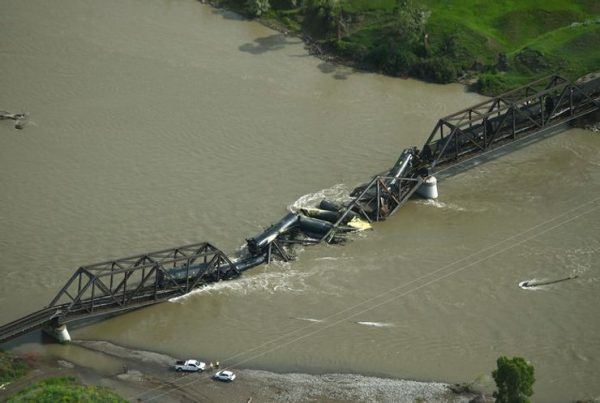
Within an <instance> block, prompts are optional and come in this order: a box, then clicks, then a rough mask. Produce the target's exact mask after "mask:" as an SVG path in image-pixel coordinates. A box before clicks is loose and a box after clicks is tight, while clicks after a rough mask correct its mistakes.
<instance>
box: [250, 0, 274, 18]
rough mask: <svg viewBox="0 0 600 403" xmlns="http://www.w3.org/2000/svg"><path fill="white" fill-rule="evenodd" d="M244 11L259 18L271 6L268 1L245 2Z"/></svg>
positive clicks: (251, 0)
mask: <svg viewBox="0 0 600 403" xmlns="http://www.w3.org/2000/svg"><path fill="white" fill-rule="evenodd" d="M246 9H247V10H248V12H250V14H252V15H254V16H256V17H260V16H261V15H263V14H264V13H266V12H267V11H269V10H270V9H271V5H270V4H269V0H247V1H246Z"/></svg>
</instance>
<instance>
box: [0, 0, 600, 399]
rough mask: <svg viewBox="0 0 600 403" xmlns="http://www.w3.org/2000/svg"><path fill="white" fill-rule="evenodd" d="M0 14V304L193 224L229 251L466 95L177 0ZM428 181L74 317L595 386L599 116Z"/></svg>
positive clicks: (9, 314) (184, 347) (381, 156)
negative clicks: (229, 277) (515, 368)
mask: <svg viewBox="0 0 600 403" xmlns="http://www.w3.org/2000/svg"><path fill="white" fill-rule="evenodd" d="M0 32H1V33H2V38H3V39H2V43H1V44H0V109H3V110H10V111H12V112H20V111H27V112H29V113H30V114H31V120H30V122H29V123H28V125H27V126H26V127H25V129H24V130H22V131H17V130H15V129H14V128H13V125H12V121H2V122H0V229H1V231H0V256H1V259H0V276H1V278H2V281H1V282H0V304H1V305H0V306H2V308H0V322H2V323H5V322H8V321H11V320H13V319H16V318H18V317H20V316H23V315H25V314H27V313H29V312H31V311H34V310H36V309H39V308H41V307H42V306H44V305H45V304H47V303H48V302H49V301H50V300H51V298H52V297H53V296H54V295H55V294H56V293H57V292H58V290H59V289H60V287H61V286H62V285H63V284H64V283H65V282H66V280H67V279H68V277H69V276H70V275H71V273H72V272H73V271H74V270H75V269H76V268H77V267H79V266H80V265H84V264H90V263H95V262H97V261H104V260H107V259H111V258H119V257H123V256H129V255H133V254H138V253H143V252H149V251H153V250H159V249H165V248H169V247H174V246H177V245H181V244H186V243H194V242H201V241H210V242H211V243H213V244H214V245H216V246H217V247H219V248H221V249H222V250H224V251H225V252H233V251H235V250H236V249H237V248H239V247H240V246H241V245H242V244H243V243H244V239H245V238H247V237H251V236H253V235H255V234H256V233H258V232H260V231H261V230H262V229H263V228H265V227H266V226H268V225H269V224H270V223H272V222H274V221H277V220H278V219H279V218H280V217H281V216H283V215H284V214H285V213H286V209H287V208H288V207H289V206H292V205H294V204H298V203H306V202H310V201H311V200H316V199H318V198H319V197H320V195H322V194H333V195H340V194H343V193H344V192H347V191H348V190H350V189H352V188H353V187H354V186H356V185H357V184H359V183H360V182H362V181H365V180H367V179H369V178H370V176H371V175H374V174H376V173H378V172H381V171H383V170H384V169H386V168H389V167H390V166H391V165H392V164H393V163H394V162H395V160H396V158H397V157H398V155H399V153H400V152H401V151H402V149H404V148H405V147H407V146H411V145H417V146H421V145H422V144H423V142H424V141H425V139H426V137H427V135H428V134H429V132H430V130H431V129H432V127H433V125H434V124H435V122H436V121H437V119H438V118H440V117H442V116H444V115H446V114H449V113H451V112H454V111H456V110H459V109H462V108H465V107H467V106H469V105H470V104H473V103H476V102H478V101H480V100H481V99H482V98H481V97H480V96H478V95H476V94H473V93H467V92H465V90H464V88H463V87H462V86H459V85H448V86H439V85H433V84H426V83H422V82H418V81H414V80H405V79H396V78H390V77H383V76H380V75H377V74H368V73H362V72H356V71H353V70H351V69H349V68H344V67H339V66H333V65H330V64H327V63H324V62H323V61H321V60H318V59H316V58H313V57H311V56H310V55H308V54H307V52H306V50H305V49H304V47H303V45H302V43H301V42H300V41H299V40H298V39H296V38H293V37H287V36H283V35H281V34H279V33H277V32H274V31H271V30H269V29H267V28H265V27H263V26H261V25H259V24H257V23H254V22H249V21H245V20H242V19H240V18H239V17H237V16H236V15H235V14H231V13H227V12H222V11H219V10H215V9H213V8H210V7H208V6H205V5H202V4H200V3H199V2H196V1H191V0H173V1H168V0H148V1H136V0H119V1H116V0H109V1H103V2H97V1H91V0H64V1H62V2H61V4H60V7H57V6H56V4H54V3H52V2H44V1H38V0H26V1H16V0H5V1H3V4H2V14H0ZM439 190H440V198H439V199H438V200H437V201H435V202H430V201H424V200H413V201H410V202H409V203H408V204H407V205H406V206H405V207H403V208H402V209H401V210H400V211H399V212H398V213H397V214H396V215H395V216H394V217H393V218H392V219H390V220H388V221H387V222H384V223H380V224H378V225H376V227H375V231H372V232H369V233H365V234H362V235H361V236H358V237H357V238H356V239H354V240H352V242H350V243H348V244H347V245H345V246H318V247H312V248H306V250H304V251H302V252H301V253H300V254H299V258H298V260H296V261H294V262H291V263H286V264H280V263H277V264H272V265H270V266H262V267H259V268H255V269H253V270H252V271H250V272H247V273H245V274H244V276H243V277H242V278H240V279H238V280H235V281H231V282H226V283H220V284H217V285H214V286H211V287H208V288H207V289H204V290H202V291H199V292H195V293H193V294H192V295H189V296H187V297H185V298H182V299H179V300H177V301H172V302H168V303H163V304H160V305H157V306H154V307H150V308H147V309H142V310H139V311H136V312H133V313H130V314H127V315H123V316H120V317H116V318H113V319H110V320H106V321H102V322H99V323H95V324H92V325H90V326H85V327H80V328H74V329H72V331H71V335H72V336H73V337H74V338H78V339H94V340H97V339H100V340H109V341H112V342H114V343H117V344H122V345H126V346H132V347H135V348H140V349H148V350H155V351H160V352H165V353H168V354H171V355H175V356H188V355H192V356H200V357H202V356H207V357H219V358H220V360H221V361H222V362H224V363H227V364H229V365H233V366H237V367H247V368H258V369H265V370H272V371H280V372H285V371H300V372H311V373H322V372H353V373H362V374H368V375H378V376H384V377H397V378H408V379H419V380H440V381H448V382H459V381H469V380H473V379H476V378H480V379H481V378H482V376H483V377H484V378H485V377H486V376H487V378H488V382H489V373H490V372H491V370H492V369H493V368H494V367H495V360H496V358H497V357H498V356H499V355H501V354H507V355H519V356H523V357H526V358H527V359H528V360H530V361H531V362H532V363H533V364H534V365H535V368H536V378H537V381H536V384H535V396H534V397H535V401H543V402H565V401H570V400H573V399H576V398H579V399H581V398H593V397H596V398H598V397H599V396H600V383H599V382H598V374H599V373H600V337H598V334H600V316H599V315H598V307H599V304H600V294H599V289H600V273H599V270H600V268H599V264H598V262H599V261H600V199H599V198H600V136H598V135H597V134H593V133H591V132H586V131H583V130H570V131H567V132H564V133H562V134H559V135H556V136H553V137H550V138H549V139H546V140H544V141H541V142H538V143H535V144H532V145H530V146H528V147H526V148H522V149H520V150H517V151H515V152H513V153H510V154H509V155H507V156H505V157H502V158H499V159H497V160H495V161H492V162H489V163H486V164H484V165H480V166H477V167H475V168H473V169H470V170H468V171H465V172H463V173H460V174H458V175H455V176H453V177H451V178H448V179H446V180H444V181H442V182H441V183H440V186H439ZM575 275H577V276H578V277H577V278H576V279H574V280H572V281H568V282H564V283H559V284H554V285H549V286H544V287H539V288H535V289H531V290H523V289H521V288H519V287H518V284H519V282H521V281H524V280H530V279H537V280H545V279H548V280H551V279H557V278H564V277H568V276H575ZM38 339H39V335H36V334H33V335H30V336H27V337H25V338H23V339H21V341H17V342H19V343H36V342H37V340H38ZM48 348H51V349H52V350H53V351H57V350H58V351H62V354H63V355H64V356H65V357H66V358H67V359H68V358H72V359H73V360H75V361H77V357H69V355H70V354H79V353H77V352H75V351H77V350H76V349H71V350H69V348H68V347H60V346H58V347H56V346H53V347H48ZM61 349H62V350H61ZM79 359H80V360H81V357H80V358H79Z"/></svg>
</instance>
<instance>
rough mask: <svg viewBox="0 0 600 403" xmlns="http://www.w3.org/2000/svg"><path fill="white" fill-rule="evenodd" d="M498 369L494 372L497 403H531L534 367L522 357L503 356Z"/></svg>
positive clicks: (498, 363) (499, 360)
mask: <svg viewBox="0 0 600 403" xmlns="http://www.w3.org/2000/svg"><path fill="white" fill-rule="evenodd" d="M496 364H497V365H498V368H497V369H495V370H494V371H493V372H492V376H493V377H494V380H495V381H496V386H497V387H498V390H497V391H495V392H494V397H495V398H496V403H529V397H530V396H531V395H533V383H534V382H535V376H534V370H533V365H531V364H529V363H528V362H527V361H525V359H523V358H521V357H513V358H508V357H505V356H501V357H499V358H498V360H497V361H496Z"/></svg>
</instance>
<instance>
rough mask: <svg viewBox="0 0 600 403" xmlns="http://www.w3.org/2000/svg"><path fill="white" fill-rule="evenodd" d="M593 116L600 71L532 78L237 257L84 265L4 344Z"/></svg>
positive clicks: (238, 267) (275, 253) (126, 301)
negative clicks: (345, 194)
mask: <svg viewBox="0 0 600 403" xmlns="http://www.w3.org/2000/svg"><path fill="white" fill-rule="evenodd" d="M592 113H596V114H598V113H600V74H591V75H588V76H584V77H582V78H581V79H579V80H578V81H577V82H571V81H569V80H567V79H565V78H563V77H560V76H557V75H554V76H550V77H547V78H544V79H541V80H537V81H534V82H532V83H530V84H528V85H525V86H523V87H521V88H518V89H516V90H514V91H510V92H508V93H505V94H502V95H500V96H498V97H495V98H492V99H490V100H488V101H485V102H482V103H479V104H477V105H474V106H471V107H469V108H467V109H464V110H462V111H459V112H456V113H454V114H451V115H448V116H446V117H444V118H442V119H440V120H439V121H438V123H437V124H436V125H435V127H434V129H433V130H432V132H431V134H430V135H429V137H428V139H427V141H426V142H425V144H424V145H423V147H422V148H421V150H419V149H417V148H416V147H410V148H407V149H405V150H403V151H402V153H401V154H400V157H399V158H398V160H397V162H396V163H395V164H394V166H393V167H392V168H390V169H389V170H388V171H387V172H386V173H385V174H382V175H376V176H374V177H373V178H372V179H371V180H370V181H369V182H367V183H366V184H363V185H360V186H358V187H356V188H355V189H354V190H353V191H352V192H351V193H350V201H348V202H345V203H339V202H336V201H331V200H322V201H321V202H320V204H319V205H318V206H315V207H312V208H303V209H300V211H298V212H291V213H289V214H287V215H286V216H285V217H283V218H282V219H281V220H280V221H279V222H277V223H275V224H273V225H271V226H270V227H269V228H267V229H266V230H265V231H263V232H262V233H260V234H258V235H257V236H255V237H253V238H249V239H247V240H246V245H247V247H246V248H245V250H244V251H243V252H242V253H241V255H240V256H238V257H237V258H236V259H231V258H229V257H228V256H227V255H226V254H225V253H223V252H222V251H221V250H219V249H217V248H216V247H215V246H213V245H211V244H210V243H207V242H203V243H197V244H192V245H185V246H179V247H176V248H171V249H165V250H162V251H157V252H151V253H145V254H140V255H136V256H131V257H128V258H122V259H116V260H110V261H106V262H102V263H97V264H93V265H87V266H81V267H79V268H78V269H77V270H76V271H75V273H74V274H73V275H72V276H71V278H70V279H69V280H68V281H67V283H66V284H65V285H64V286H63V287H62V289H61V290H60V291H59V292H58V294H57V295H56V296H55V297H54V298H53V299H52V301H51V302H50V303H49V304H48V306H46V307H45V308H43V309H40V310H39V311H36V312H33V313H31V314H30V315H27V316H25V317H22V318H20V319H17V320H15V321H13V322H11V323H8V324H5V325H3V326H0V343H3V342H5V341H8V340H10V339H13V338H15V337H18V336H21V335H23V334H25V333H28V332H31V331H34V330H38V329H45V330H46V331H48V332H49V333H51V334H52V335H53V336H55V337H56V338H57V339H59V341H61V342H68V341H69V340H70V336H69V334H68V331H67V329H66V324H67V323H70V322H73V321H78V320H81V319H87V318H93V317H96V316H100V315H109V314H118V313H123V312H127V311H131V310H133V309H138V308H141V307H144V306H148V305H152V304H156V303H159V302H163V301H165V300H168V299H170V298H174V297H177V296H181V295H185V294H187V293H189V292H190V291H192V290H193V289H196V288H198V287H201V286H204V285H206V284H209V283H213V282H216V281H220V280H229V279H232V278H235V277H237V276H239V275H240V274H241V273H242V272H244V271H245V270H248V269H250V268H252V267H255V266H258V265H261V264H263V263H269V262H271V261H272V260H273V259H281V260H285V261H287V260H290V259H291V258H292V256H293V247H294V245H296V244H304V245H310V244H318V243H321V242H327V243H336V242H343V241H344V240H345V239H346V238H347V235H348V233H351V232H355V231H360V230H363V229H368V228H370V227H371V224H372V223H373V222H378V221H382V220H385V219H386V218H388V217H390V216H392V215H393V214H394V213H395V212H396V211H397V210H398V209H399V208H400V207H401V206H402V205H403V204H404V203H406V202H407V200H408V199H409V198H410V197H411V196H412V195H413V194H414V193H415V192H418V193H419V194H421V195H422V196H423V197H428V198H436V197H437V186H436V179H435V177H434V176H433V175H434V174H436V173H437V172H440V171H442V170H444V169H447V168H448V167H452V166H454V165H456V164H460V163H461V162H462V161H465V160H466V159H468V158H472V157H478V156H483V155H485V154H486V153H489V152H493V151H494V150H497V149H499V148H501V147H504V146H505V145H507V144H510V143H515V142H518V141H521V140H523V139H526V138H529V137H532V136H536V135H538V134H540V133H543V132H545V131H547V130H550V129H560V128H565V126H566V124H567V123H569V122H571V121H573V120H575V119H578V118H581V117H583V116H586V115H589V114H592Z"/></svg>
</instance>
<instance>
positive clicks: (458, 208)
mask: <svg viewBox="0 0 600 403" xmlns="http://www.w3.org/2000/svg"><path fill="white" fill-rule="evenodd" d="M416 203H418V204H422V205H424V206H431V207H435V208H440V209H444V210H454V211H467V209H466V208H464V207H461V206H459V205H457V204H454V203H444V202H443V201H439V200H435V199H418V200H416Z"/></svg>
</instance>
